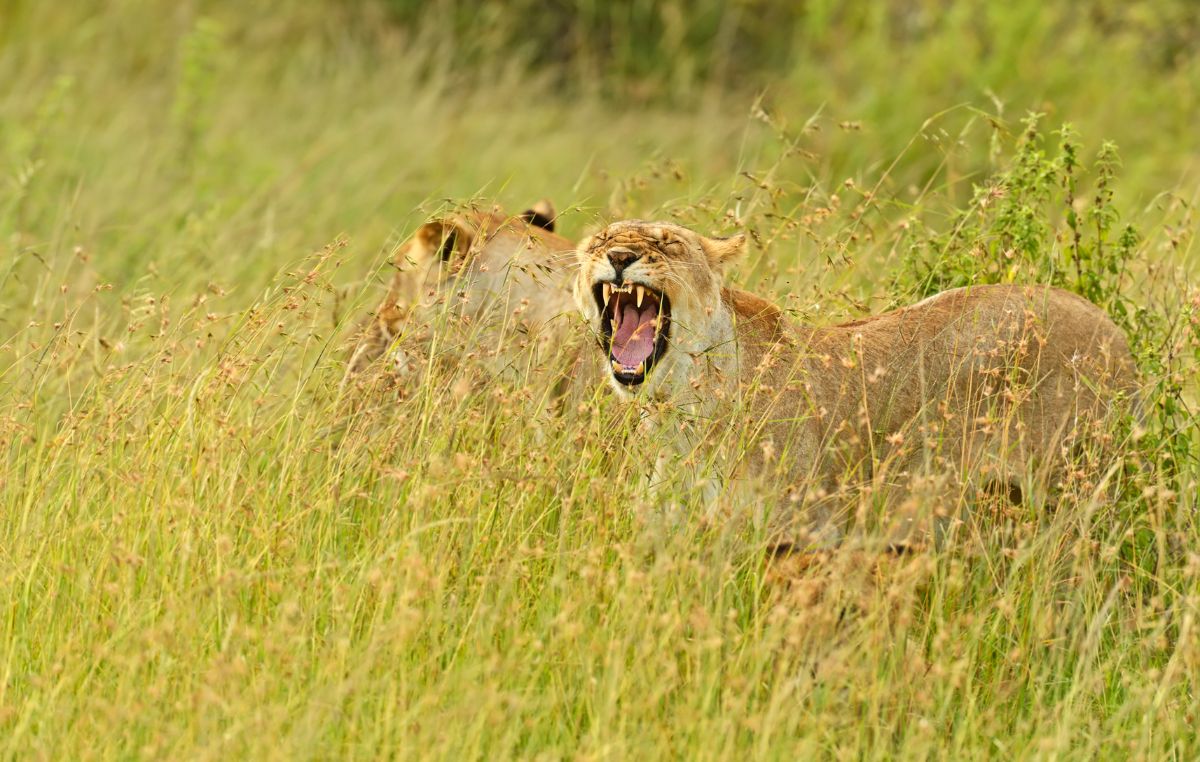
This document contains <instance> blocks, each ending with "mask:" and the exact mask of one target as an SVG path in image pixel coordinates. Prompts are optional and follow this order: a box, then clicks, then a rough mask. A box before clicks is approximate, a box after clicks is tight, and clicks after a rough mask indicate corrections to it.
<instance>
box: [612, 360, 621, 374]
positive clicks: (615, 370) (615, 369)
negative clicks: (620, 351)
mask: <svg viewBox="0 0 1200 762" xmlns="http://www.w3.org/2000/svg"><path fill="white" fill-rule="evenodd" d="M612 368H613V373H620V372H621V363H619V362H617V361H616V360H613V361H612Z"/></svg>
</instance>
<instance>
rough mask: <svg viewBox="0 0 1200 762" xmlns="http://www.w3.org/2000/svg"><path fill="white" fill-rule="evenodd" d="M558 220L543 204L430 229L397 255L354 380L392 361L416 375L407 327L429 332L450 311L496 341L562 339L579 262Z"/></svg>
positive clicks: (452, 218)
mask: <svg viewBox="0 0 1200 762" xmlns="http://www.w3.org/2000/svg"><path fill="white" fill-rule="evenodd" d="M554 223H555V212H554V208H553V207H552V206H551V205H550V203H549V202H548V201H541V202H538V204H536V205H535V206H534V207H533V208H531V209H528V210H526V211H524V212H522V213H521V214H519V215H517V216H511V215H507V214H505V213H504V212H502V211H501V210H500V209H499V207H494V208H492V209H490V210H487V211H482V210H469V211H466V212H462V213H457V214H450V215H446V216H444V217H439V218H436V219H432V220H430V221H428V222H426V223H425V224H423V225H421V227H420V228H418V229H417V231H416V233H415V234H413V236H412V238H410V239H409V240H408V241H407V242H405V243H404V245H402V246H401V247H400V248H399V250H398V251H397V253H396V256H395V259H394V261H393V264H394V266H395V268H396V273H395V275H394V276H393V277H392V281H391V284H390V287H389V288H388V292H387V295H386V296H385V297H384V299H383V301H382V303H380V305H379V307H378V308H377V309H376V310H375V312H374V314H373V315H372V316H371V318H369V319H368V320H367V321H366V322H365V323H364V325H363V327H362V329H360V331H359V333H358V337H357V339H356V341H355V345H354V347H353V349H352V350H351V352H350V355H349V359H348V362H347V378H349V377H350V376H352V375H354V374H356V373H359V372H361V371H362V370H364V369H365V368H367V367H368V366H369V365H370V364H371V363H373V362H375V361H376V360H377V359H379V358H380V357H381V356H383V355H385V354H387V355H388V364H389V365H390V366H391V368H392V369H393V370H395V371H398V372H400V373H406V372H408V371H409V370H411V368H410V367H409V366H410V365H411V358H410V356H409V353H407V352H405V351H404V349H403V348H401V347H400V346H399V344H400V343H402V342H400V341H399V340H400V339H401V338H402V335H403V334H404V333H405V331H406V330H410V329H411V330H412V331H414V332H419V331H423V330H426V329H427V328H428V325H429V323H430V322H431V319H432V318H434V317H436V316H437V315H438V314H439V310H444V308H446V307H448V308H449V311H451V312H453V313H454V314H455V315H456V316H457V317H459V318H460V319H462V320H463V321H465V322H467V323H468V324H470V325H472V326H474V327H476V329H477V330H478V331H482V332H486V333H488V334H489V335H490V337H491V338H493V339H495V340H496V341H497V342H504V341H508V340H511V339H513V338H514V337H515V336H516V335H517V334H520V335H521V336H522V337H525V338H532V339H534V340H536V341H539V342H543V343H546V342H550V341H554V340H555V339H556V338H561V336H562V335H563V334H565V333H567V331H568V329H567V325H566V323H567V320H566V319H565V316H566V315H567V314H568V313H570V312H572V311H573V306H572V302H571V283H572V281H573V279H574V274H575V273H574V271H575V257H574V255H573V252H574V244H573V243H572V242H571V241H568V240H567V239H566V238H563V237H562V236H559V235H557V234H555V232H554ZM415 343H420V342H415Z"/></svg>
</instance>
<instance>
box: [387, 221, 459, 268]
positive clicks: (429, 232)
mask: <svg viewBox="0 0 1200 762" xmlns="http://www.w3.org/2000/svg"><path fill="white" fill-rule="evenodd" d="M471 237H472V236H471V231H469V230H467V229H466V228H465V227H464V226H463V225H461V224H459V222H458V221H457V220H454V219H439V220H430V221H429V222H426V223H425V224H424V225H422V226H421V227H419V228H417V232H416V235H414V236H413V245H412V246H411V247H410V248H409V251H408V258H409V259H412V260H414V261H413V264H416V265H422V264H428V263H432V262H433V261H435V260H438V259H440V260H441V261H443V262H449V261H450V260H452V259H457V258H460V257H462V256H463V255H464V254H466V252H467V249H468V248H470V246H471ZM397 264H402V263H397Z"/></svg>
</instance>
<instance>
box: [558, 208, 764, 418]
mask: <svg viewBox="0 0 1200 762" xmlns="http://www.w3.org/2000/svg"><path fill="white" fill-rule="evenodd" d="M745 248H746V238H745V236H744V235H737V236H733V237H731V238H709V237H706V236H703V235H700V234H699V233H696V232H694V231H692V230H689V229H687V228H685V227H682V226H680V225H675V224H672V223H669V222H645V221H642V220H628V221H624V222H616V223H613V224H611V225H609V226H608V227H606V228H604V229H603V230H601V231H600V232H598V233H596V234H595V235H593V236H591V237H590V238H588V239H586V240H584V241H583V242H582V243H581V245H580V247H579V265H580V266H579V272H578V274H577V276H576V279H575V289H574V295H575V303H576V306H578V307H579V309H580V310H581V311H582V312H583V314H584V316H585V317H586V318H587V320H588V321H589V323H590V325H591V326H592V328H593V329H594V331H595V332H596V335H597V337H598V338H599V339H600V344H601V347H602V349H603V351H604V352H605V353H606V355H607V360H608V362H607V373H608V374H609V376H610V378H611V380H612V382H613V385H614V387H615V388H616V389H617V390H618V391H619V392H621V393H622V394H631V393H634V392H637V391H639V390H644V389H658V388H662V387H663V381H662V379H664V378H668V377H674V378H676V379H677V380H684V377H685V376H686V375H687V374H688V373H689V369H690V368H691V367H692V363H693V362H694V360H695V358H696V357H698V356H699V355H701V354H703V353H708V352H710V351H711V350H719V345H720V344H721V342H723V341H728V340H729V339H730V338H731V326H730V324H729V317H728V313H727V311H725V310H721V309H719V307H720V304H721V286H722V281H723V271H724V269H725V267H726V266H727V264H728V263H729V262H730V261H731V260H733V259H735V258H737V257H738V256H739V255H741V254H742V253H743V252H744V251H745ZM715 354H717V355H719V351H718V352H717V353H715ZM710 359H711V357H710Z"/></svg>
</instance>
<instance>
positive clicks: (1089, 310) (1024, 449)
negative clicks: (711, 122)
mask: <svg viewBox="0 0 1200 762" xmlns="http://www.w3.org/2000/svg"><path fill="white" fill-rule="evenodd" d="M614 245H620V246H621V247H623V248H625V249H633V250H636V251H637V252H639V254H640V258H639V259H638V260H637V261H636V262H635V263H634V264H632V265H630V266H627V267H626V268H625V270H624V278H625V279H626V280H628V281H632V282H634V283H641V284H643V285H646V286H649V287H651V288H653V289H655V290H657V291H660V292H662V293H665V294H666V295H667V297H668V298H669V299H670V304H671V310H672V314H671V320H670V342H669V347H670V348H669V349H668V350H667V352H666V354H665V355H664V356H663V357H662V358H660V359H659V361H658V363H657V365H656V366H655V367H654V368H653V370H652V371H651V373H650V374H649V375H648V377H647V379H646V381H645V383H643V384H642V385H641V387H640V388H634V389H630V388H629V387H626V386H623V385H621V384H618V383H614V384H613V386H614V388H616V390H617V391H618V393H619V394H621V395H622V396H624V397H626V398H628V399H629V400H630V401H634V402H639V403H641V402H649V401H652V400H657V401H662V402H665V403H668V404H667V407H668V409H672V410H674V411H676V412H677V413H678V414H679V415H680V417H681V418H683V419H686V418H689V417H690V418H691V419H692V420H693V421H695V422H696V423H695V425H694V426H693V427H692V428H693V430H694V432H695V433H694V434H693V435H692V436H691V437H690V439H689V438H686V437H685V438H683V440H681V439H680V438H679V437H676V440H677V441H680V442H681V444H682V445H683V447H685V448H686V447H689V446H696V445H698V444H700V443H701V440H709V441H708V442H706V443H705V444H707V445H708V446H718V447H721V446H723V447H725V449H726V450H727V451H728V457H727V458H726V462H727V463H730V465H729V466H728V468H727V470H728V471H729V472H731V473H732V472H733V471H741V472H745V471H746V470H750V471H753V472H755V473H757V474H760V475H763V474H767V475H770V476H771V477H772V478H773V479H775V480H777V481H778V482H781V483H782V484H783V488H784V492H785V493H786V494H787V495H789V496H790V497H791V500H790V501H784V502H786V503H787V504H790V505H800V506H803V505H809V504H812V503H813V502H814V499H815V498H814V496H820V495H824V494H828V493H830V492H834V491H837V490H838V489H839V488H842V487H844V486H845V485H846V484H848V483H866V482H874V483H876V484H887V485H891V486H895V485H911V483H912V480H913V478H914V477H916V476H918V475H920V474H930V473H944V474H949V475H950V476H952V477H953V478H954V479H956V480H959V481H960V482H961V483H969V484H973V485H976V486H980V485H983V484H985V483H987V482H998V483H1000V484H1001V485H1012V484H1022V483H1027V482H1028V481H1029V480H1030V479H1033V478H1038V479H1040V480H1042V481H1043V482H1044V483H1051V484H1052V483H1053V482H1054V481H1055V480H1056V479H1058V478H1059V471H1058V469H1059V468H1060V467H1061V465H1062V464H1063V462H1064V456H1065V455H1066V454H1068V453H1069V450H1070V448H1071V447H1072V446H1073V445H1074V444H1075V443H1076V440H1077V439H1078V435H1079V434H1080V433H1081V432H1082V431H1083V430H1085V429H1087V428H1088V427H1092V426H1094V425H1098V422H1100V421H1102V419H1104V418H1105V416H1106V415H1107V414H1108V413H1109V407H1110V405H1111V404H1112V403H1113V402H1114V400H1117V399H1120V398H1122V397H1129V396H1131V395H1132V393H1133V390H1134V382H1135V369H1134V363H1133V360H1132V358H1131V356H1130V351H1129V347H1128V344H1127V341H1126V338H1125V336H1124V335H1123V333H1122V332H1121V330H1120V329H1119V328H1118V327H1117V326H1116V325H1115V324H1114V323H1113V322H1112V321H1111V320H1110V319H1109V318H1108V316H1107V315H1106V314H1105V313H1104V312H1103V310H1101V309H1100V308H1099V307H1097V306H1096V305H1094V304H1092V303H1090V302H1088V301H1087V300H1085V299H1083V298H1082V297H1079V296H1077V295H1075V294H1073V293H1069V292H1067V291H1063V290H1061V289H1057V288H1051V287H1047V286H1015V285H980V286H974V287H967V288H961V289H955V290H952V291H947V292H944V293H941V294H938V295H935V296H933V297H931V298H929V299H926V300H924V301H922V302H919V303H917V304H914V305H912V306H909V307H905V308H902V309H897V310H894V311H891V312H887V313H884V314H881V315H877V316H873V317H867V318H863V319H860V320H855V321H851V322H848V323H843V324H841V325H833V326H828V327H813V326H805V325H800V324H798V323H796V322H794V321H793V320H791V319H790V318H789V317H787V316H786V315H785V314H784V313H783V312H782V311H781V310H780V309H779V308H778V307H776V306H774V305H773V304H771V303H770V302H768V301H766V300H764V299H762V298H760V297H758V296H755V295H753V294H750V293H747V292H745V291H740V290H737V289H734V288H729V287H726V286H725V285H724V282H723V273H722V271H723V269H724V268H725V266H726V263H728V262H729V261H731V260H732V259H734V258H736V257H737V256H738V255H739V253H740V252H741V251H742V250H743V249H744V246H745V243H744V239H743V238H742V237H740V236H738V237H735V238H733V239H714V238H706V237H704V236H701V235H699V234H697V233H695V232H694V231H691V230H689V229H687V228H684V227H681V226H678V225H673V224H670V223H649V222H641V221H629V222H621V223H615V224H614V225H611V226H609V227H608V228H606V229H604V230H602V231H601V232H600V233H598V234H597V235H596V236H594V237H593V238H591V239H589V240H587V241H584V242H583V243H582V244H581V246H580V270H579V274H578V277H577V280H576V288H575V295H576V304H577V306H578V307H579V308H580V309H581V311H582V312H583V314H584V315H585V316H586V317H587V318H588V320H589V321H590V322H591V323H592V325H593V326H594V327H596V326H598V322H597V321H598V319H599V315H598V313H597V308H596V305H595V303H594V299H593V298H592V296H591V293H592V292H591V288H592V285H593V284H594V283H595V282H597V281H598V280H603V279H604V278H606V277H608V275H607V273H609V272H611V268H610V267H609V265H608V263H607V260H606V252H607V251H608V250H609V249H610V248H611V247H612V246H614ZM659 407H660V408H661V406H659ZM730 414H732V415H735V416H737V419H736V421H737V422H736V424H735V425H734V426H733V427H729V426H728V425H726V424H727V423H728V416H729V415H730ZM706 421H722V422H723V423H722V424H721V425H719V426H711V425H708V424H705V423H702V422H706ZM674 428H676V426H675V425H674V424H673V427H672V430H674ZM678 428H679V429H680V430H684V429H686V428H687V426H686V425H679V426H678ZM727 475H728V474H727ZM901 491H902V490H901ZM893 502H894V501H893ZM799 513H804V511H803V510H802V511H800V512H799Z"/></svg>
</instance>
